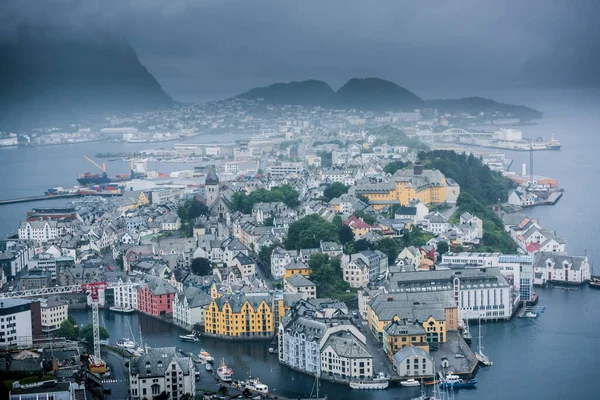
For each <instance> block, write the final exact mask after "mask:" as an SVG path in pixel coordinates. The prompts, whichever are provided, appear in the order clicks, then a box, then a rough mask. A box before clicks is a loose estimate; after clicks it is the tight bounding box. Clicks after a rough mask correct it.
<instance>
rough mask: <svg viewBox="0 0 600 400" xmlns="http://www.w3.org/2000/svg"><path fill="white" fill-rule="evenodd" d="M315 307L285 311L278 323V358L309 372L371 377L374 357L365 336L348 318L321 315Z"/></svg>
mask: <svg viewBox="0 0 600 400" xmlns="http://www.w3.org/2000/svg"><path fill="white" fill-rule="evenodd" d="M304 304H306V303H304ZM315 311H316V310H313V312H312V313H310V315H309V314H307V315H306V316H304V315H300V314H297V313H296V312H295V311H291V312H288V313H287V314H286V316H285V317H284V319H283V320H282V322H281V324H280V325H279V334H278V343H279V362H281V363H282V364H284V365H287V366H290V367H292V368H295V369H297V370H300V371H302V372H305V373H308V374H311V375H315V374H319V375H327V376H330V377H336V378H341V379H346V380H349V379H362V378H367V377H371V376H372V375H373V357H372V356H371V354H370V353H369V351H368V350H367V348H366V346H365V343H366V338H365V336H364V335H363V334H362V333H361V332H360V331H359V330H358V328H356V326H355V325H354V324H352V323H351V322H350V320H349V319H348V318H345V317H340V318H335V317H333V318H324V317H323V316H321V315H320V314H319V312H318V311H316V314H314V312H315Z"/></svg>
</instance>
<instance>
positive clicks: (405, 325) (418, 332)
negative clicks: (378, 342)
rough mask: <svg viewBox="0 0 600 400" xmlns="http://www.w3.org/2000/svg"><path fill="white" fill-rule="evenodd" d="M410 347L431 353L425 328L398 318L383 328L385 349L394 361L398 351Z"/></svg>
mask: <svg viewBox="0 0 600 400" xmlns="http://www.w3.org/2000/svg"><path fill="white" fill-rule="evenodd" d="M409 346H415V347H419V348H421V349H423V350H425V351H426V352H427V353H429V343H427V334H426V332H425V329H424V328H423V326H421V325H419V324H418V323H414V322H410V321H407V320H401V319H399V318H396V319H394V320H393V321H392V322H390V323H389V324H387V325H386V326H385V327H384V328H383V349H384V351H385V353H386V354H387V356H388V357H389V358H390V359H391V360H392V361H393V360H394V355H395V354H396V352H397V351H398V350H401V349H404V348H405V347H409Z"/></svg>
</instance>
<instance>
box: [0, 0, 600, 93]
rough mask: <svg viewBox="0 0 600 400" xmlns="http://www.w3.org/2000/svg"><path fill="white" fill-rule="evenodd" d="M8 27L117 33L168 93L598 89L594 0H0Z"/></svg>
mask: <svg viewBox="0 0 600 400" xmlns="http://www.w3.org/2000/svg"><path fill="white" fill-rule="evenodd" d="M1 3H2V4H1V5H0V33H1V35H2V38H4V39H6V38H11V37H12V36H13V35H14V31H15V29H16V27H17V26H18V24H19V23H23V22H27V23H29V24H31V25H32V26H42V25H50V26H53V27H59V28H60V29H64V30H65V31H68V32H84V31H85V32H96V31H100V30H108V31H110V32H111V33H113V34H116V35H119V36H121V37H123V38H125V39H126V40H127V41H129V43H130V44H131V45H132V46H133V47H134V48H135V50H136V51H137V53H138V56H139V57H140V59H141V61H142V62H143V63H144V65H146V67H147V68H148V69H149V70H150V71H151V72H152V73H153V74H154V75H155V77H156V78H157V79H158V80H159V82H160V83H161V84H162V85H163V88H164V89H165V90H166V91H167V92H168V93H169V94H170V95H172V96H173V97H174V98H176V99H180V100H190V99H201V100H208V99H218V98H223V97H227V96H230V95H234V94H237V93H240V92H242V91H245V90H247V89H250V88H252V87H255V86H261V85H267V84H270V83H274V82H278V81H291V80H303V79H322V80H325V81H327V82H328V83H329V84H330V85H332V87H333V88H334V89H337V88H338V87H339V86H340V85H342V84H343V83H344V82H345V81H346V80H348V79H349V78H352V77H371V76H377V77H381V78H385V79H390V80H393V81H394V82H396V83H398V84H400V85H401V86H404V87H406V88H408V89H411V90H413V91H415V92H417V93H421V92H426V93H436V92H439V93H442V92H447V91H448V90H454V89H456V90H459V91H460V92H461V93H465V88H473V90H481V89H485V88H492V87H498V86H505V85H508V86H515V87H517V86H527V85H544V86H557V85H558V86H562V85H583V86H586V85H594V86H598V85H600V72H599V71H600V27H599V24H598V22H597V19H598V15H599V14H598V11H600V0H514V1H512V0H511V1H502V0H415V1H412V0H368V1H367V0H361V1H355V0H331V1H327V0H318V1H312V0H298V1H293V0H273V1H271V0H212V1H211V0H140V1H134V0H32V1H21V0H4V1H2V2H1Z"/></svg>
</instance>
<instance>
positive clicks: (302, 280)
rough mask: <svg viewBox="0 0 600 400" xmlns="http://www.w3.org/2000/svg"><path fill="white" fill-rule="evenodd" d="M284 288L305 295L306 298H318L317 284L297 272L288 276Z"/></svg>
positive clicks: (287, 291)
mask: <svg viewBox="0 0 600 400" xmlns="http://www.w3.org/2000/svg"><path fill="white" fill-rule="evenodd" d="M283 289H284V291H285V292H286V293H299V294H301V295H303V298H304V300H310V299H316V298H317V285H315V284H314V283H313V282H311V280H310V279H308V278H306V277H305V276H302V275H300V274H295V275H292V276H290V277H289V278H287V279H286V280H285V282H284V284H283Z"/></svg>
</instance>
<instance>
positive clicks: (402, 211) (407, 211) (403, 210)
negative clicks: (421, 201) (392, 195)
mask: <svg viewBox="0 0 600 400" xmlns="http://www.w3.org/2000/svg"><path fill="white" fill-rule="evenodd" d="M395 214H396V215H417V207H398V208H397V209H396V213H395Z"/></svg>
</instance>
